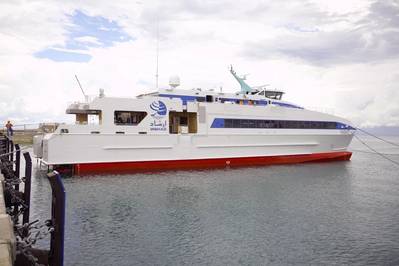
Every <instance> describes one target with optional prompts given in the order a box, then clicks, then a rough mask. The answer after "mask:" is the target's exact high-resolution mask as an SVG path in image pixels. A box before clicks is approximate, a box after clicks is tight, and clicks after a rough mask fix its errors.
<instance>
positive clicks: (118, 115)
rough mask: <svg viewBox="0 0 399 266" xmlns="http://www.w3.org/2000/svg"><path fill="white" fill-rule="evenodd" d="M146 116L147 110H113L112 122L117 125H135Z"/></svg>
mask: <svg viewBox="0 0 399 266" xmlns="http://www.w3.org/2000/svg"><path fill="white" fill-rule="evenodd" d="M146 116H147V112H132V111H115V113H114V123H115V125H118V126H136V125H138V124H139V123H140V122H141V121H142V120H143V119H144V118H145V117H146Z"/></svg>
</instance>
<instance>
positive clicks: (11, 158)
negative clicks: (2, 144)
mask: <svg viewBox="0 0 399 266" xmlns="http://www.w3.org/2000/svg"><path fill="white" fill-rule="evenodd" d="M12 161H14V141H12V140H10V162H12ZM11 171H14V165H11Z"/></svg>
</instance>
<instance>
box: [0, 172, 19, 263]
mask: <svg viewBox="0 0 399 266" xmlns="http://www.w3.org/2000/svg"><path fill="white" fill-rule="evenodd" d="M0 183H1V184H0V266H11V265H13V263H14V260H15V248H16V247H15V236H14V229H13V224H12V222H11V218H10V216H9V215H8V214H7V213H6V207H5V202H4V176H3V175H2V174H1V173H0Z"/></svg>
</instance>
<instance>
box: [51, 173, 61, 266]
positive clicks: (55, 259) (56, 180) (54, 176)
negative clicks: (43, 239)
mask: <svg viewBox="0 0 399 266" xmlns="http://www.w3.org/2000/svg"><path fill="white" fill-rule="evenodd" d="M47 177H48V179H49V181H50V185H51V190H52V202H51V222H52V225H53V227H54V231H53V232H51V240H50V253H49V265H54V266H55V265H57V266H63V265H64V232H65V188H64V185H63V184H62V180H61V176H60V174H59V173H58V172H56V171H53V172H52V173H49V174H48V175H47Z"/></svg>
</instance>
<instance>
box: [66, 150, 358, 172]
mask: <svg viewBox="0 0 399 266" xmlns="http://www.w3.org/2000/svg"><path fill="white" fill-rule="evenodd" d="M351 156H352V153H351V152H347V151H345V152H328V153H312V154H300V155H279V156H256V157H238V158H217V159H191V160H167V161H144V162H107V163H81V164H75V165H73V170H74V174H76V175H85V174H94V173H127V172H146V171H160V170H176V169H198V168H221V167H226V166H228V167H239V166H259V165H271V164H293V163H306V162H330V161H347V160H349V159H350V158H351Z"/></svg>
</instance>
